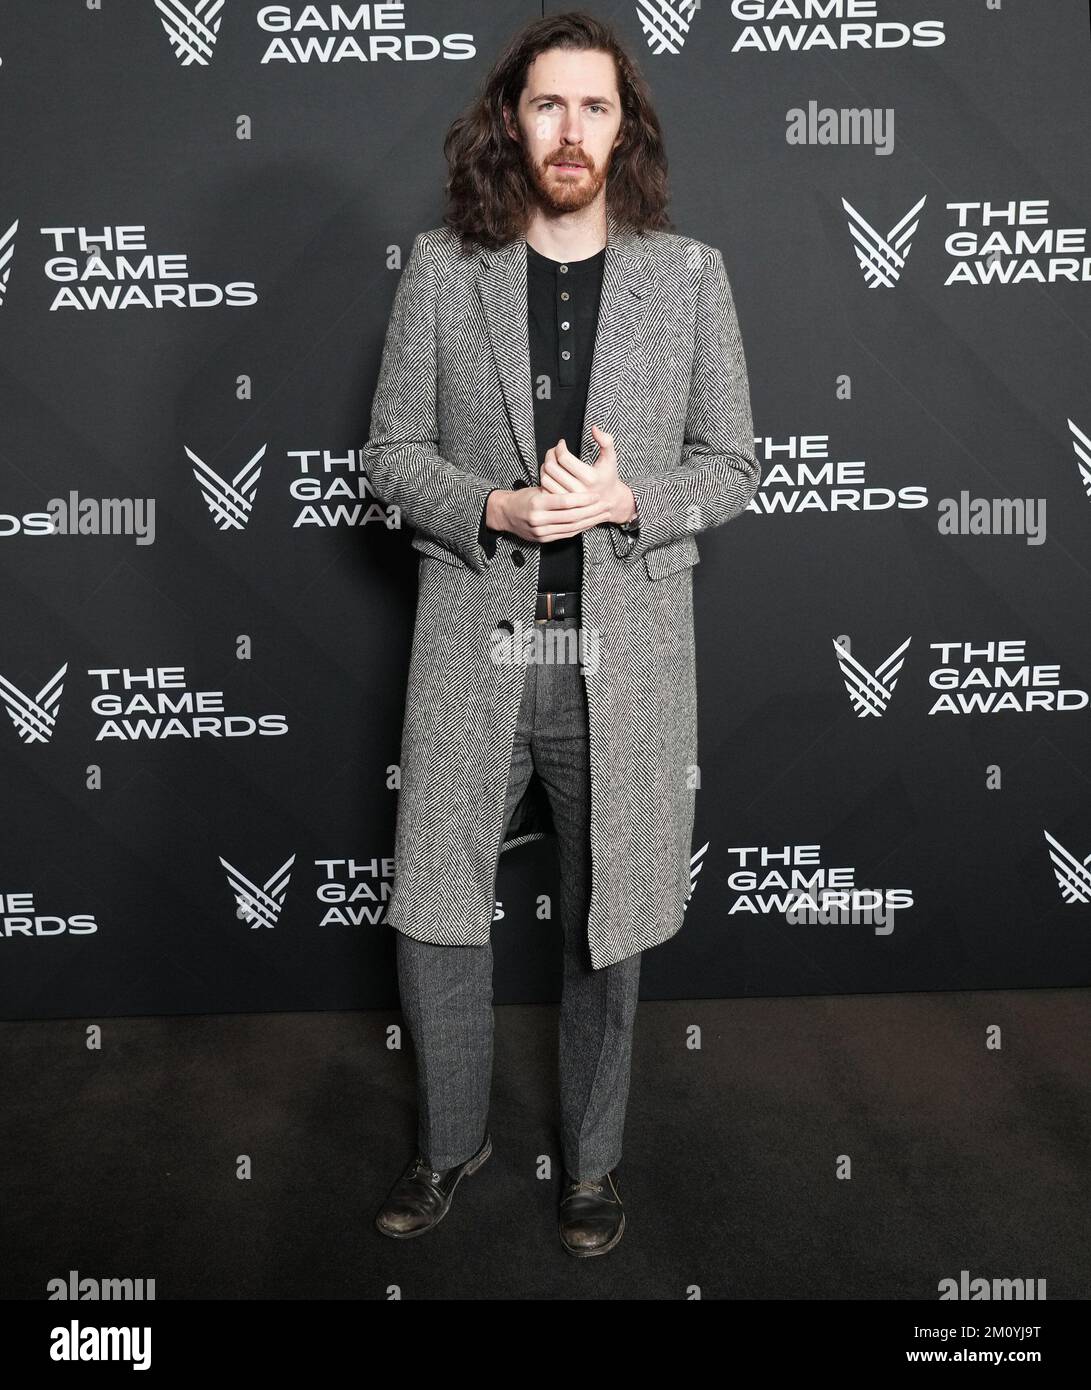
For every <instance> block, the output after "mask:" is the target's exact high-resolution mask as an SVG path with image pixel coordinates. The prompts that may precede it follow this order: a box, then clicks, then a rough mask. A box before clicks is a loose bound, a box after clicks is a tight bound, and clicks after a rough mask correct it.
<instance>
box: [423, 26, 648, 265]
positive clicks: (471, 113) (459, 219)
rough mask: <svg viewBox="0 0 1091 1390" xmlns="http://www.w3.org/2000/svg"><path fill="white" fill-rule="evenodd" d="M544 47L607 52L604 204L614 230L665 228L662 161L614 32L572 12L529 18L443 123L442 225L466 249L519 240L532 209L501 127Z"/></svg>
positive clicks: (642, 94)
mask: <svg viewBox="0 0 1091 1390" xmlns="http://www.w3.org/2000/svg"><path fill="white" fill-rule="evenodd" d="M551 48H567V49H574V50H577V51H583V50H587V49H593V50H597V51H599V52H604V53H609V54H611V55H612V57H613V59H614V64H615V66H616V69H617V84H618V92H619V95H620V97H621V109H622V122H621V131H620V134H621V136H622V139H621V143H620V144H619V145H618V146H617V147H616V149H615V150H614V151H613V154H612V156H611V160H610V166H609V169H608V171H607V176H606V202H607V207H608V208H609V210H610V212H611V214H612V215H613V216H614V217H615V218H616V219H617V221H618V222H619V223H623V224H624V225H625V226H627V227H629V228H630V229H632V230H635V231H638V232H643V231H647V230H652V229H663V230H668V231H669V230H672V229H673V223H672V222H671V220H670V218H669V217H668V216H667V210H666V209H667V196H668V195H667V157H666V151H665V149H664V145H663V132H662V128H661V126H660V124H659V118H658V116H657V115H656V113H655V110H654V108H653V106H652V100H651V91H650V89H649V87H648V84H647V82H646V81H645V80H644V77H643V76H642V74H641V73H640V70H639V69H638V68H637V66H636V63H635V62H634V60H633V59H632V58H631V57H630V56H629V54H628V53H627V52H626V51H625V49H624V48H623V47H622V44H621V41H620V40H619V39H618V37H617V35H616V34H615V32H614V30H613V29H612V28H611V27H610V26H609V25H608V24H604V23H602V22H601V21H600V20H597V19H595V18H594V17H593V16H591V15H589V14H585V13H583V12H582V11H579V10H573V11H569V12H568V13H567V14H559V15H550V16H548V17H547V18H545V19H537V20H533V21H531V22H530V23H529V24H527V25H526V26H525V27H524V28H522V29H521V30H519V32H518V33H516V34H515V35H514V37H513V38H512V39H511V40H510V42H509V43H508V45H507V47H506V48H505V49H504V51H503V53H501V55H500V57H499V58H498V59H497V61H496V63H495V64H494V66H493V69H492V71H491V72H490V73H489V75H488V77H487V78H486V79H485V81H484V84H483V86H482V88H481V90H480V93H479V95H478V96H477V98H476V99H475V101H474V102H473V104H472V105H471V106H470V107H469V108H468V109H467V110H466V111H464V112H463V113H462V115H460V116H458V117H457V118H456V120H455V121H453V122H452V124H451V127H450V129H449V130H448V132H447V135H446V137H445V139H444V142H443V153H444V155H445V156H446V159H447V164H448V170H449V172H448V178H447V186H446V193H447V211H446V213H445V215H444V219H443V220H444V223H445V224H446V226H447V227H449V228H450V229H451V230H452V231H453V232H456V233H457V234H458V236H459V237H460V238H461V241H462V247H463V250H464V251H465V252H470V251H471V250H472V249H473V248H475V247H484V248H487V249H489V250H495V248H496V247H498V246H503V245H504V244H505V243H506V242H508V241H511V240H512V239H513V238H515V237H517V236H520V235H522V233H523V232H524V230H525V229H526V226H527V223H528V221H529V219H530V216H531V214H532V212H533V210H534V206H535V196H534V190H533V188H532V186H531V184H530V182H529V181H528V178H527V173H526V168H525V165H524V163H523V154H522V150H521V147H520V146H519V145H518V144H517V143H516V141H515V140H513V139H512V137H511V136H510V135H509V134H508V131H507V129H506V128H505V125H504V107H505V105H507V106H508V107H510V109H511V111H512V113H513V114H514V112H515V111H516V110H517V108H518V105H519V98H520V95H521V94H522V91H523V88H524V87H525V86H526V77H527V70H528V69H529V67H530V65H531V63H533V61H534V59H535V58H536V57H537V56H538V55H539V53H544V52H546V50H547V49H551Z"/></svg>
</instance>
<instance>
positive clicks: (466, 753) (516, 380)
mask: <svg viewBox="0 0 1091 1390" xmlns="http://www.w3.org/2000/svg"><path fill="white" fill-rule="evenodd" d="M592 424H597V425H599V426H600V427H601V428H602V429H604V430H605V431H606V432H607V433H609V434H612V435H613V436H614V439H615V447H616V452H617V458H618V471H619V473H620V476H621V477H622V478H623V479H624V480H625V481H626V482H627V483H628V484H629V486H630V487H631V488H632V490H633V494H634V496H635V498H636V502H637V511H638V515H639V520H640V530H639V534H638V535H637V536H636V537H635V538H632V537H628V536H626V535H625V534H623V533H622V532H621V531H620V530H619V529H618V527H617V526H614V525H612V524H604V525H600V526H596V527H594V528H592V529H591V530H588V531H584V532H582V533H581V534H582V545H583V561H584V567H583V589H582V608H581V623H582V625H583V627H584V628H585V629H593V631H594V633H595V634H596V640H597V643H598V647H597V660H595V661H587V660H586V657H585V652H586V650H588V649H587V648H585V649H584V653H581V657H583V659H584V664H583V666H582V670H583V673H584V680H585V683H586V690H587V704H588V712H589V727H590V756H591V819H590V826H591V857H592V874H591V880H592V895H591V903H590V909H589V913H588V921H587V934H588V942H589V946H590V956H591V962H592V965H593V966H594V968H595V969H601V968H602V967H603V966H607V965H612V964H614V963H615V962H617V961H620V960H623V959H625V958H626V957H627V956H631V955H633V954H635V953H636V952H638V951H642V950H646V949H647V948H649V947H651V946H656V945H658V944H659V943H660V942H663V941H666V940H667V939H668V938H669V937H671V936H673V935H674V933H675V932H676V931H678V929H679V928H680V927H681V925H682V915H683V910H684V907H685V902H686V899H687V897H688V894H689V890H690V853H691V839H692V834H693V820H694V799H695V790H694V785H693V776H692V775H693V772H694V769H695V765H696V762H697V699H696V680H695V663H694V640H693V574H692V567H693V565H695V564H696V563H697V561H698V558H699V557H698V551H697V543H696V541H695V539H694V536H695V534H696V533H697V532H701V531H706V530H709V529H710V528H712V527H714V526H720V525H722V523H724V522H725V521H729V520H731V518H733V517H735V516H738V515H739V513H740V512H742V511H743V510H744V509H745V508H746V505H747V503H748V502H749V501H750V499H751V497H752V496H753V495H754V493H755V491H756V490H757V487H758V485H759V483H760V481H761V470H760V467H759V465H758V463H757V461H756V459H755V455H754V449H753V424H752V420H751V407H750V392H749V385H748V381H747V373H746V361H745V357H744V354H743V346H742V341H741V338H740V335H739V328H738V324H737V322H736V316H735V307H734V301H733V298H732V294H731V289H730V285H729V282H728V278H727V274H726V271H725V268H724V262H723V258H722V256H721V254H720V252H719V251H717V250H716V249H715V248H713V247H711V246H706V245H704V244H703V243H702V242H699V241H695V240H692V239H691V238H688V237H682V236H676V235H673V234H666V233H659V232H653V233H646V234H637V233H632V232H630V231H628V229H623V228H622V227H620V226H619V225H617V224H616V222H615V220H614V218H613V216H612V214H610V215H608V229H607V246H606V255H605V264H604V269H603V281H602V293H601V299H600V311H599V323H598V333H597V337H596V340H595V351H594V357H593V361H592V369H591V379H590V385H589V391H588V399H587V412H586V418H585V426H584V435H583V439H582V440H581V441H580V447H579V450H578V457H580V458H582V459H583V460H584V461H586V462H589V463H593V462H594V460H595V458H596V457H597V454H598V448H597V446H596V445H595V443H594V441H593V440H592V437H591V431H590V426H591V425H592ZM555 443H556V441H555V440H550V441H549V445H550V446H551V445H553V444H555ZM568 443H569V447H570V448H571V447H573V444H574V441H571V440H569V441H568ZM537 460H538V452H537V445H536V440H535V432H534V407H533V401H532V396H531V381H530V366H529V350H528V331H527V268H526V242H525V238H522V237H520V238H519V239H517V240H515V241H512V242H509V243H508V244H507V245H506V246H503V247H501V248H500V249H499V250H495V251H480V252H479V253H477V254H472V255H467V254H464V253H463V252H462V250H461V249H460V246H459V242H458V239H457V237H456V236H455V235H454V234H453V233H452V232H450V231H449V230H448V229H447V228H445V227H439V228H436V229H433V230H432V231H429V232H424V233H422V234H421V235H419V236H418V237H417V238H416V239H415V241H414V242H413V246H412V250H411V252H410V255H409V259H408V261H407V262H406V265H405V268H404V270H403V272H402V275H401V279H400V281H399V284H398V287H397V291H396V293H395V297H394V304H393V308H392V310H391V315H390V322H389V327H388V330H387V335H386V343H385V346H384V349H383V354H382V361H381V365H380V370H379V379H378V383H377V386H376V390H375V396H374V401H373V405H372V415H371V436H370V439H369V441H368V444H367V446H366V449H365V451H364V467H365V470H366V471H367V473H368V475H369V477H370V480H371V483H372V486H373V489H374V491H375V493H376V495H377V496H378V497H379V498H380V500H382V501H383V502H384V503H386V504H387V505H388V506H390V507H391V508H392V509H397V510H396V511H392V515H399V514H400V519H401V520H404V521H405V522H407V523H408V524H409V526H411V527H412V528H414V530H415V535H414V536H413V540H412V544H413V546H414V548H415V549H416V550H417V551H419V552H420V557H421V558H420V562H419V571H418V593H417V611H416V623H415V628H414V633H413V647H412V656H411V661H410V670H409V682H408V691H407V697H406V708H405V721H404V726H403V730H402V750H401V760H402V761H401V772H402V784H401V790H400V793H399V798H398V809H397V826H396V831H395V872H394V888H393V892H392V895H391V898H390V902H389V905H388V911H387V922H388V923H389V925H390V926H392V927H394V928H396V929H397V930H398V931H401V932H404V933H405V934H406V935H407V936H411V937H415V938H417V939H418V940H422V941H430V942H433V943H436V944H437V945H448V946H462V945H483V944H484V943H485V942H487V941H488V940H489V932H490V926H491V923H492V921H493V913H494V906H495V893H496V874H497V868H498V860H499V855H500V854H501V853H503V852H505V851H507V850H508V849H511V848H512V847H513V846H515V845H519V844H523V843H525V842H527V841H530V840H540V839H542V838H543V837H545V836H547V835H552V834H555V833H556V831H555V827H554V825H553V822H552V817H551V812H550V807H549V803H548V801H547V800H546V798H545V795H544V789H543V788H542V786H541V783H540V781H539V778H538V774H537V773H535V774H534V775H533V776H532V778H531V782H530V785H529V787H528V789H527V792H526V794H525V795H524V797H523V799H522V801H521V803H520V804H519V806H518V808H517V809H516V811H515V813H514V815H513V816H512V819H511V823H510V826H509V828H508V833H507V836H506V837H505V840H504V843H503V845H502V846H501V845H500V834H501V829H502V820H503V812H504V804H505V793H506V790H507V784H508V773H509V770H510V765H511V755H512V746H513V741H514V737H515V725H516V718H517V715H518V712H519V706H520V697H521V692H522V688H523V682H524V679H525V676H526V667H525V665H522V664H518V663H517V662H511V661H509V662H507V663H504V662H497V661H496V660H495V659H493V657H492V656H491V655H490V653H491V651H492V648H493V634H494V633H495V632H496V631H497V630H504V631H507V632H509V633H510V632H512V631H513V630H514V632H515V633H517V634H519V633H522V632H523V631H525V630H526V628H527V627H528V626H531V627H532V624H533V618H534V608H535V595H536V593H537V588H538V564H539V556H540V553H541V552H540V547H539V546H538V545H537V544H534V543H528V542H527V541H524V540H522V539H521V538H520V537H518V536H516V535H515V534H514V533H510V532H505V533H502V534H501V535H500V536H499V539H498V541H497V544H496V547H495V552H494V554H493V555H492V557H491V558H490V557H489V556H488V554H487V553H486V551H485V550H484V549H483V548H482V547H481V545H480V544H479V540H478V527H479V524H480V522H481V518H482V509H483V507H484V505H485V499H486V497H487V496H488V493H489V491H490V489H491V488H494V487H497V486H499V487H505V488H512V487H515V486H516V485H518V486H520V487H522V486H528V485H530V486H533V485H535V484H537V483H538V482H539V475H538V462H537Z"/></svg>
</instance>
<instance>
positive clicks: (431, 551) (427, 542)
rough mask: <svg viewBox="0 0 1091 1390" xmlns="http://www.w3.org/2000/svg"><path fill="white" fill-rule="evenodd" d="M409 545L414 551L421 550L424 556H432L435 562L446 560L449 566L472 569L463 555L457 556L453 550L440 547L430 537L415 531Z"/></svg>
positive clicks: (443, 546)
mask: <svg viewBox="0 0 1091 1390" xmlns="http://www.w3.org/2000/svg"><path fill="white" fill-rule="evenodd" d="M409 543H410V545H411V546H412V547H413V549H414V550H419V551H420V552H421V554H422V555H431V556H432V558H433V559H434V560H446V561H447V563H448V564H449V565H457V566H458V568H459V569H463V570H468V569H469V568H470V567H469V565H468V564H467V563H466V561H465V560H464V559H463V558H462V556H461V555H456V554H455V552H454V551H453V550H448V549H447V547H446V546H445V545H440V543H439V541H434V540H432V539H431V537H429V536H422V535H421V533H420V532H419V531H414V533H413V539H412V540H411V541H410V542H409Z"/></svg>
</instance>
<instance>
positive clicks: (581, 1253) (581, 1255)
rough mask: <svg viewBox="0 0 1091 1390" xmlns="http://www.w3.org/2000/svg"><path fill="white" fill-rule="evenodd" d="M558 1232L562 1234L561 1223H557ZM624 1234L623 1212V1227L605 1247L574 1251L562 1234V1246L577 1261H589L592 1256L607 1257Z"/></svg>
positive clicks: (618, 1229)
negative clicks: (608, 1252) (607, 1253)
mask: <svg viewBox="0 0 1091 1390" xmlns="http://www.w3.org/2000/svg"><path fill="white" fill-rule="evenodd" d="M557 1230H558V1232H559V1233H560V1231H561V1227H560V1223H559V1222H558V1223H557ZM624 1234H625V1213H624V1212H622V1213H621V1225H620V1226H619V1227H618V1228H617V1232H616V1233H615V1234H614V1235H613V1236H611V1237H610V1239H609V1240H608V1241H607V1242H606V1244H605V1245H596V1246H595V1247H594V1248H593V1249H591V1250H583V1249H579V1250H576V1249H573V1248H572V1246H571V1245H569V1244H568V1242H567V1241H566V1240H565V1238H564V1235H563V1233H561V1244H562V1245H563V1246H564V1248H565V1249H566V1250H567V1251H568V1253H569V1254H570V1255H574V1256H575V1257H576V1259H577V1260H586V1259H589V1258H590V1256H592V1255H605V1254H606V1252H607V1251H608V1250H612V1249H613V1248H614V1246H615V1245H616V1244H617V1243H618V1241H619V1240H620V1239H621V1237H622V1236H623V1235H624Z"/></svg>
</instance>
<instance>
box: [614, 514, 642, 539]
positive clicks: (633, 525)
mask: <svg viewBox="0 0 1091 1390" xmlns="http://www.w3.org/2000/svg"><path fill="white" fill-rule="evenodd" d="M617 529H618V530H619V531H623V532H624V533H625V535H627V536H635V535H636V534H637V532H638V531H639V530H640V517H639V516H634V517H633V519H632V521H619V522H618V524H617Z"/></svg>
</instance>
